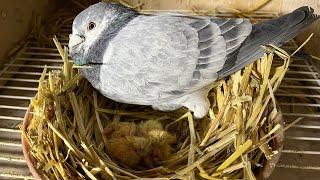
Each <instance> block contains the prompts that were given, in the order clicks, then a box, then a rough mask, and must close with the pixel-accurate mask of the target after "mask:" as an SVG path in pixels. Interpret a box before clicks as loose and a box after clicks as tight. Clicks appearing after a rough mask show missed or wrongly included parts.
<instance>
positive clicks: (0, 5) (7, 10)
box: [0, 0, 63, 64]
mask: <svg viewBox="0 0 320 180" xmlns="http://www.w3.org/2000/svg"><path fill="white" fill-rule="evenodd" d="M61 2H63V1H62V0H24V1H21V0H1V1H0V27H1V29H0V64H2V63H4V62H6V61H7V60H9V58H8V57H6V55H7V54H8V53H9V52H10V50H11V49H13V48H14V47H16V46H17V45H19V43H20V42H21V41H22V40H23V39H24V38H25V37H26V35H27V34H28V33H29V32H30V30H31V27H32V24H33V22H34V17H35V15H36V14H39V15H41V17H43V18H45V17H47V15H49V13H50V12H52V11H53V10H54V9H55V8H57V7H59V5H62V3H61Z"/></svg>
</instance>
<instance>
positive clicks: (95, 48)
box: [69, 2, 136, 65]
mask: <svg viewBox="0 0 320 180" xmlns="http://www.w3.org/2000/svg"><path fill="white" fill-rule="evenodd" d="M135 16H136V12H135V11H134V10H132V9H130V8H127V7H125V6H122V5H120V4H116V3H103V2H100V3H97V4H94V5H92V6H90V7H88V8H87V9H85V10H84V11H82V12H81V13H80V14H78V15H77V16H76V18H75V19H74V21H73V25H72V34H70V35H69V50H70V55H71V57H72V59H73V60H74V62H75V64H76V65H85V64H102V57H103V54H104V53H105V50H106V48H107V46H108V42H109V41H110V39H112V38H113V37H114V36H115V35H116V34H117V32H118V31H120V29H121V28H122V27H124V26H125V24H127V23H128V22H129V21H130V20H131V19H132V18H133V17H135Z"/></svg>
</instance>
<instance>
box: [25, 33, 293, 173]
mask: <svg viewBox="0 0 320 180" xmlns="http://www.w3.org/2000/svg"><path fill="white" fill-rule="evenodd" d="M54 41H55V43H56V45H57V48H58V50H59V53H60V55H61V57H62V59H63V60H64V65H63V68H62V70H61V71H49V72H47V70H46V69H44V71H43V74H42V76H41V78H40V82H39V90H38V94H37V96H36V97H35V98H34V99H33V100H32V102H31V105H30V108H29V111H28V112H27V115H26V119H25V121H24V126H23V131H22V136H23V150H24V154H25V157H26V159H27V162H28V166H29V169H30V170H31V172H32V174H33V175H34V176H35V177H37V178H48V179H52V178H55V179H137V178H152V179H154V178H159V179H169V178H170V179H187V178H191V179H224V178H228V179H256V178H257V177H262V178H267V177H268V176H269V175H270V173H271V171H272V169H273V167H274V165H275V164H274V163H275V162H276V161H277V160H278V158H279V154H280V151H281V148H282V144H281V142H282V138H283V137H282V135H283V124H282V122H283V121H282V118H281V113H280V112H279V109H278V108H277V105H276V101H275V98H274V92H275V90H276V89H277V88H278V87H279V85H280V83H281V81H282V79H283V77H284V75H285V72H286V70H287V68H288V65H289V61H290V56H289V55H288V54H287V53H286V52H285V51H283V50H282V49H279V48H277V47H275V46H268V47H265V49H266V53H265V54H264V56H263V57H262V58H260V59H259V60H258V61H256V62H255V63H253V64H251V65H249V66H247V67H245V68H244V69H243V70H241V71H239V72H237V73H235V74H233V75H231V76H230V77H228V78H226V79H222V80H219V81H217V82H215V83H213V84H212V89H211V91H210V93H209V95H208V97H209V99H210V102H211V108H210V111H209V114H208V115H207V116H206V117H205V118H203V119H193V116H192V113H191V112H189V111H188V110H186V109H184V108H182V109H179V110H177V111H173V112H160V111H155V110H153V109H151V108H150V107H148V106H137V105H127V104H121V103H117V102H114V101H112V100H109V99H107V98H105V97H103V96H102V95H100V94H99V93H98V92H97V91H96V90H95V89H93V88H92V87H91V85H90V83H89V82H88V81H87V80H85V79H83V78H82V76H81V74H80V73H78V71H77V69H75V68H74V67H73V65H72V63H71V62H69V60H68V56H67V54H68V52H67V48H64V49H62V47H61V45H60V44H59V42H58V41H57V40H56V39H55V40H54ZM274 59H277V62H278V63H280V62H281V64H282V65H277V66H274V65H272V63H273V61H275V60H274ZM82 68H90V67H82Z"/></svg>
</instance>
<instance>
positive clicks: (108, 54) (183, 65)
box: [69, 2, 318, 118]
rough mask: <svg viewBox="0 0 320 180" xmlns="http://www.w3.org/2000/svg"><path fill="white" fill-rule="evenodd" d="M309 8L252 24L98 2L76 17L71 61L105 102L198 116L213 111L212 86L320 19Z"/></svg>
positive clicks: (240, 19)
mask: <svg viewBox="0 0 320 180" xmlns="http://www.w3.org/2000/svg"><path fill="white" fill-rule="evenodd" d="M313 12H314V10H313V9H312V8H309V7H306V6H305V7H301V8H298V9H297V10H295V11H293V12H292V13H290V14H287V15H284V16H282V17H279V18H276V19H272V20H267V21H264V22H260V23H257V24H251V23H250V21H249V20H248V19H242V18H217V17H210V16H188V15H183V14H174V13H159V14H153V15H150V14H148V15H145V14H140V13H138V12H137V11H135V10H133V9H130V8H127V7H124V6H122V5H120V4H115V3H103V2H100V3H97V4H94V5H92V6H90V7H89V8H87V9H85V10H84V11H83V12H81V13H80V14H79V15H77V17H76V18H75V20H74V22H73V26H72V34H71V35H70V41H69V49H70V55H71V57H72V58H73V60H74V62H75V64H77V65H89V66H91V67H92V68H83V69H81V71H82V73H83V75H84V77H85V78H86V79H87V80H88V81H89V82H90V83H91V84H92V85H93V87H94V88H96V89H97V90H99V91H100V92H101V93H102V94H103V95H104V96H106V97H108V98H110V99H112V100H115V101H118V102H122V103H129V104H138V105H151V106H152V107H153V108H154V109H157V110H161V111H171V110H175V109H178V108H180V107H183V106H184V107H187V108H188V109H189V110H191V111H193V113H194V116H195V117H196V118H202V117H204V116H205V115H206V114H207V112H208V110H209V105H210V103H209V101H208V98H207V95H208V91H209V89H210V87H209V86H210V85H211V84H212V83H214V82H215V81H217V80H218V79H221V78H224V77H226V76H228V75H230V74H232V73H234V72H236V71H238V70H240V69H242V68H244V67H245V66H246V65H248V64H250V63H252V62H253V61H254V60H257V59H258V58H260V57H261V56H262V55H263V53H264V50H263V49H262V48H261V45H267V44H275V45H281V44H283V43H284V42H286V41H288V40H290V39H291V38H293V37H295V36H296V35H297V34H298V33H299V32H301V31H302V30H303V29H305V28H306V27H307V26H309V25H310V24H311V23H312V22H313V21H315V20H316V19H317V18H318V16H317V15H315V14H314V13H313Z"/></svg>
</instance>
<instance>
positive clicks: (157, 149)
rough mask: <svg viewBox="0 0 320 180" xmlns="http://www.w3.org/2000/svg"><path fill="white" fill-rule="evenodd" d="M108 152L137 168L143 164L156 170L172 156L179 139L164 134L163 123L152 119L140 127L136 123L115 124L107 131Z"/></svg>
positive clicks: (120, 160) (166, 133) (108, 127)
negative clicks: (174, 145) (172, 147)
mask: <svg viewBox="0 0 320 180" xmlns="http://www.w3.org/2000/svg"><path fill="white" fill-rule="evenodd" d="M104 133H105V135H106V136H107V137H108V139H107V151H108V154H110V156H111V157H113V158H114V159H116V160H117V161H119V162H121V163H123V164H125V165H127V166H130V167H133V168H135V167H137V166H138V165H139V163H140V162H142V160H143V161H144V163H142V164H140V165H143V166H147V167H148V168H153V167H154V165H155V164H157V163H158V162H159V161H163V160H165V159H167V158H169V156H170V155H171V146H170V145H171V144H173V143H175V142H176V137H175V136H173V135H171V134H170V133H169V132H167V131H164V130H163V127H162V124H161V123H159V122H158V121H156V120H149V121H145V122H142V123H140V124H139V125H136V124H135V123H133V122H113V123H111V124H110V125H109V126H107V127H106V128H105V130H104Z"/></svg>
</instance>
